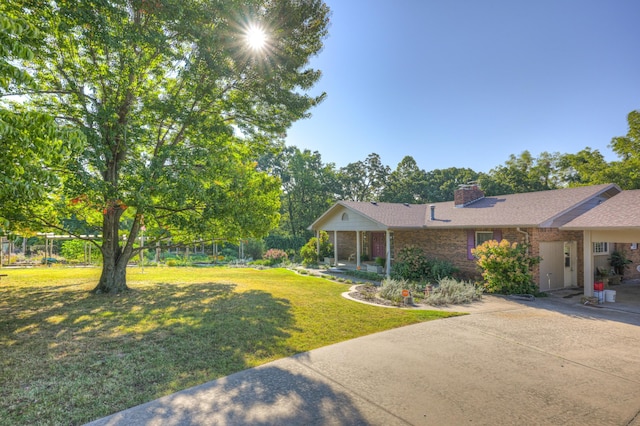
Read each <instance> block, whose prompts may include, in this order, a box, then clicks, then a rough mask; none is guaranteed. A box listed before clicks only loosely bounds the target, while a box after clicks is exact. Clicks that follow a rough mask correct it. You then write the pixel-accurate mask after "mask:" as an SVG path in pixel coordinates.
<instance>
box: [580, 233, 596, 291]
mask: <svg viewBox="0 0 640 426" xmlns="http://www.w3.org/2000/svg"><path fill="white" fill-rule="evenodd" d="M582 233H583V238H582V243H583V245H584V247H583V250H582V251H583V256H582V257H583V258H584V259H583V264H584V271H583V273H584V295H585V296H587V297H591V296H593V253H592V251H593V243H592V242H591V231H582Z"/></svg>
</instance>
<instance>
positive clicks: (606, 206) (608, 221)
mask: <svg viewBox="0 0 640 426" xmlns="http://www.w3.org/2000/svg"><path fill="white" fill-rule="evenodd" d="M638 206H640V189H636V190H631V191H622V192H621V193H620V194H618V195H616V196H615V198H614V199H612V200H608V201H605V202H603V203H601V204H600V205H598V206H596V207H594V208H593V209H592V210H589V211H588V212H586V213H584V214H583V215H581V216H578V217H576V218H575V219H573V220H572V221H570V222H569V223H567V224H566V225H564V226H562V229H567V230H575V229H612V230H614V229H626V228H640V211H638Z"/></svg>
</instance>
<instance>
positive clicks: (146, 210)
mask: <svg viewBox="0 0 640 426" xmlns="http://www.w3.org/2000/svg"><path fill="white" fill-rule="evenodd" d="M2 8H3V9H4V10H3V11H7V12H10V13H12V14H13V15H15V16H18V17H20V18H21V19H23V20H24V21H27V22H29V23H30V24H31V25H33V26H34V27H35V28H36V29H37V31H38V32H39V34H41V41H42V42H41V43H36V49H35V52H34V55H33V58H21V59H22V61H21V64H22V69H28V70H30V71H31V72H32V75H33V76H34V80H35V82H36V83H37V85H38V87H37V89H36V90H32V91H28V92H26V93H25V95H26V96H27V97H28V101H27V102H26V103H25V105H26V106H27V107H28V108H30V109H31V110H33V111H38V112H43V113H47V114H50V115H51V116H54V117H56V120H57V121H58V122H60V123H67V124H69V125H73V126H74V127H76V128H78V129H81V131H82V133H83V135H84V137H85V139H86V142H85V143H84V145H83V147H82V149H79V150H76V151H74V157H73V160H74V161H73V163H72V164H70V165H69V167H68V168H67V170H66V171H61V172H60V173H59V174H58V176H59V177H61V183H62V185H61V187H60V191H58V200H59V202H60V204H59V205H58V206H57V208H58V209H59V211H66V212H67V213H68V214H72V213H73V214H75V215H76V216H77V217H78V218H80V219H84V220H86V221H87V222H88V223H89V224H91V225H94V226H95V227H96V229H97V230H98V231H99V232H100V233H101V235H102V237H101V239H100V240H96V241H95V243H96V245H98V246H99V247H100V250H101V252H102V255H103V271H102V276H101V278H100V283H99V285H98V287H97V288H96V290H97V291H104V292H118V291H121V290H123V289H126V269H125V267H126V264H127V262H128V260H129V259H130V258H131V257H132V256H133V255H134V254H135V252H136V250H138V248H137V247H136V243H135V242H136V238H137V237H138V235H139V232H140V230H141V229H142V227H143V226H145V227H147V228H149V231H148V233H147V236H148V237H150V238H152V239H155V240H160V239H163V238H166V237H169V236H171V238H173V239H174V240H176V239H180V238H184V239H185V240H186V239H188V238H196V237H199V238H207V237H210V238H212V237H214V236H215V237H218V238H220V237H228V238H231V237H234V238H240V237H250V236H261V235H264V234H266V233H267V232H268V231H269V230H270V229H271V228H272V227H273V226H274V224H275V223H277V220H278V207H279V190H280V188H279V182H278V180H277V179H276V178H274V177H272V176H270V175H268V174H267V173H265V172H263V171H260V170H259V169H258V168H257V167H256V166H257V163H256V160H257V159H258V157H259V156H260V154H261V153H263V152H264V151H265V150H267V149H269V148H270V147H271V146H272V143H273V141H275V140H278V139H279V138H280V137H281V136H282V135H283V134H284V133H285V132H286V129H287V128H288V127H289V126H290V125H291V123H292V122H294V121H295V120H298V119H301V118H304V117H307V116H308V111H309V109H310V108H311V107H313V106H314V105H316V104H317V103H319V102H321V101H322V99H323V98H324V94H320V95H319V96H312V95H309V94H308V91H309V89H311V88H312V86H313V85H314V83H315V82H316V81H317V80H318V79H319V77H320V72H319V71H317V70H314V69H312V68H310V67H309V59H310V57H312V56H313V55H315V54H317V53H318V52H319V51H320V49H321V47H322V41H323V38H324V37H325V36H326V33H327V23H328V13H329V11H328V8H327V7H326V5H325V4H324V3H323V2H322V1H320V0H304V1H292V0H279V1H265V0H244V1H228V2H218V1H214V0H208V1H200V2H183V1H175V0H117V1H116V0H114V1H108V2H85V1H82V0H67V1H62V2H40V1H35V0H24V1H14V2H11V4H10V5H5V6H2ZM250 28H253V29H255V28H259V29H260V30H261V31H262V33H263V34H264V40H265V43H264V45H263V46H262V48H257V46H255V45H253V46H252V45H250V44H249V40H248V39H247V33H248V31H249V29H250ZM49 148H50V150H51V148H52V147H51V146H50V147H49ZM41 213H42V212H41V211H38V210H35V209H34V210H33V211H31V217H30V219H31V220H37V221H39V222H40V223H42V224H45V225H48V226H51V227H55V228H57V229H61V230H64V226H63V224H62V223H60V222H54V221H52V220H51V217H50V216H48V215H42V214H41ZM14 219H18V218H14ZM122 233H124V234H125V235H126V238H125V239H123V238H121V237H122Z"/></svg>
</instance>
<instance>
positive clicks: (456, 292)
mask: <svg viewBox="0 0 640 426" xmlns="http://www.w3.org/2000/svg"><path fill="white" fill-rule="evenodd" d="M481 297H482V288H481V287H477V286H476V285H474V284H473V283H470V282H465V281H458V280H456V279H454V278H450V277H447V278H443V279H441V280H440V281H439V283H438V285H437V287H435V288H434V289H433V290H432V291H431V293H430V294H429V295H428V296H426V297H425V298H424V299H423V302H424V303H426V304H428V305H435V306H437V305H460V304H464V303H471V302H473V301H474V300H478V299H480V298H481Z"/></svg>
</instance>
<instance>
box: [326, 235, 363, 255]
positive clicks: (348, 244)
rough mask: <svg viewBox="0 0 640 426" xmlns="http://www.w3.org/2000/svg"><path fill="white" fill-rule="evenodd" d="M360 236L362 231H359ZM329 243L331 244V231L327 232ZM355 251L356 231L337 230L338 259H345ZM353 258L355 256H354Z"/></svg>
mask: <svg viewBox="0 0 640 426" xmlns="http://www.w3.org/2000/svg"><path fill="white" fill-rule="evenodd" d="M360 235H361V236H362V233H360ZM329 238H330V239H331V244H333V232H330V233H329ZM355 252H356V232H355V231H339V232H338V260H347V259H348V258H349V256H351V255H352V254H354V253H355ZM354 260H355V258H354Z"/></svg>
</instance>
